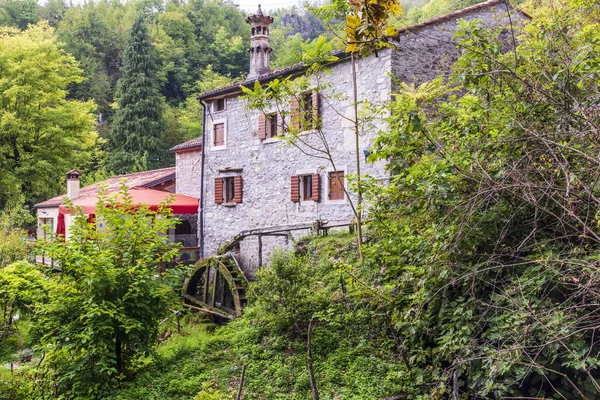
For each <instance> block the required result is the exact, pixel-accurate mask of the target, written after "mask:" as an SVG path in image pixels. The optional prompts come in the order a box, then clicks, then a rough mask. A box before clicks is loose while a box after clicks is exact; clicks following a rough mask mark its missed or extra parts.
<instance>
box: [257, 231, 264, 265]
mask: <svg viewBox="0 0 600 400" xmlns="http://www.w3.org/2000/svg"><path fill="white" fill-rule="evenodd" d="M262 266H263V259H262V235H261V234H258V268H262Z"/></svg>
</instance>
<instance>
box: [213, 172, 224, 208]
mask: <svg viewBox="0 0 600 400" xmlns="http://www.w3.org/2000/svg"><path fill="white" fill-rule="evenodd" d="M215 203H217V204H222V203H223V178H215Z"/></svg>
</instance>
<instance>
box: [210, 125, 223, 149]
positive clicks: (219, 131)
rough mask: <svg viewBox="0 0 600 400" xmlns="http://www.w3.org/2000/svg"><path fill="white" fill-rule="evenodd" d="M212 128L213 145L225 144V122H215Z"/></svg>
mask: <svg viewBox="0 0 600 400" xmlns="http://www.w3.org/2000/svg"><path fill="white" fill-rule="evenodd" d="M213 130H214V132H213V144H214V146H215V147H216V146H225V124H215V125H214V128H213Z"/></svg>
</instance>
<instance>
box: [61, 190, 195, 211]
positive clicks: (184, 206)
mask: <svg viewBox="0 0 600 400" xmlns="http://www.w3.org/2000/svg"><path fill="white" fill-rule="evenodd" d="M129 195H130V196H131V198H132V203H133V204H146V205H148V206H149V207H150V210H152V211H156V210H157V209H158V207H159V205H160V204H161V203H165V202H166V201H167V199H168V198H169V196H173V201H172V202H171V205H170V208H171V212H172V213H173V214H196V213H197V212H198V199H197V198H195V197H191V196H184V195H182V194H175V193H170V192H164V191H162V190H154V189H144V188H131V189H129ZM119 197H120V195H119ZM97 202H98V198H97V197H96V196H90V197H80V198H78V199H75V201H73V204H74V205H75V207H76V208H77V207H81V208H83V213H84V214H88V215H89V214H95V213H96V203H97ZM58 212H59V214H74V213H75V212H76V210H73V209H70V208H68V207H67V206H66V205H64V204H61V205H60V206H59V207H58Z"/></svg>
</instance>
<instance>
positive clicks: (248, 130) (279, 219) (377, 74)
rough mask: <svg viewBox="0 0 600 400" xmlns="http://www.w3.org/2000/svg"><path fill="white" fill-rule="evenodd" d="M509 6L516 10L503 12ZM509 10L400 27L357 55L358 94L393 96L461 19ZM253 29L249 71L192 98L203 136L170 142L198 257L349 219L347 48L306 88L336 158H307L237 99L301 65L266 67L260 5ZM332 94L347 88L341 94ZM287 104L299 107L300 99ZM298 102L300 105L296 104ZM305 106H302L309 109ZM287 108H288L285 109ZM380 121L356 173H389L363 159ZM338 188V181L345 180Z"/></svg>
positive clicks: (439, 65) (493, 5) (436, 68)
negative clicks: (196, 206)
mask: <svg viewBox="0 0 600 400" xmlns="http://www.w3.org/2000/svg"><path fill="white" fill-rule="evenodd" d="M508 13H511V15H512V16H513V18H508ZM517 15H519V14H517V13H515V12H514V10H512V9H511V8H510V6H509V5H508V4H507V3H505V2H504V0H490V1H488V2H485V3H481V4H478V5H476V6H472V7H469V8H466V9H464V10H460V11H457V12H454V13H451V14H448V15H446V16H443V17H439V18H436V19H434V20H432V21H428V22H424V23H421V24H418V25H415V26H411V27H407V28H405V29H402V30H401V31H400V34H399V36H398V37H397V41H396V45H397V48H396V49H386V50H383V51H380V52H379V53H378V54H377V55H372V56H370V57H366V58H361V59H358V60H357V62H356V68H357V80H358V82H357V89H358V90H357V91H358V101H359V102H363V101H368V102H370V103H382V102H383V103H384V102H387V101H389V100H390V99H391V96H392V91H393V88H394V82H395V80H396V79H397V80H399V81H401V82H407V83H416V84H419V83H420V82H423V81H427V80H431V79H433V78H434V77H436V76H438V75H440V74H442V75H445V74H448V73H449V71H450V69H451V66H452V64H453V63H454V61H456V59H457V58H458V56H459V55H460V53H461V49H459V48H458V47H457V45H456V42H455V41H454V39H453V35H454V32H455V30H456V28H457V25H458V20H459V19H464V20H475V19H479V20H481V21H482V22H483V23H484V24H485V25H487V26H492V25H497V24H501V25H502V26H504V25H506V26H507V25H509V24H510V23H511V21H512V20H513V19H514V20H516V19H518V18H514V17H515V16H517ZM247 22H248V23H249V24H250V29H251V35H252V36H251V47H250V49H249V55H250V74H249V75H248V79H247V80H246V81H245V82H239V83H236V84H233V85H230V86H226V87H223V88H220V89H217V90H212V91H209V92H207V93H203V94H201V95H200V96H198V100H199V101H200V102H201V103H202V104H203V105H204V121H205V123H204V124H203V126H204V135H203V137H202V138H198V139H195V140H193V141H190V142H186V143H183V144H181V145H179V146H176V147H175V148H174V149H173V151H175V152H176V156H177V167H176V171H177V192H178V193H182V194H186V195H190V196H196V197H200V199H201V205H200V210H199V235H200V237H199V241H200V246H201V251H202V250H203V253H204V256H209V255H213V254H215V252H216V251H217V250H218V249H219V247H220V246H221V245H222V244H223V243H224V242H226V241H228V240H230V239H231V238H232V237H234V236H235V235H237V234H239V233H240V232H242V231H247V230H252V229H257V228H267V227H271V226H293V225H296V224H299V223H310V222H313V221H315V220H317V219H320V220H324V221H349V220H351V219H352V218H353V216H354V214H353V210H352V207H351V204H350V203H351V201H352V200H355V199H354V197H355V195H354V194H353V193H352V192H351V191H350V192H349V194H350V198H348V196H347V195H346V193H345V192H344V190H342V189H348V180H347V179H346V177H347V176H348V175H349V174H353V173H355V172H356V150H355V135H354V126H353V123H352V122H351V121H349V119H348V118H350V119H352V118H353V103H352V96H351V94H352V81H351V76H352V74H351V62H350V57H349V55H348V54H344V53H338V54H336V55H337V57H338V60H337V61H335V62H332V63H331V64H330V65H329V68H330V69H331V74H328V75H324V76H323V77H322V78H323V79H324V80H325V83H328V84H331V86H330V88H327V89H324V90H321V91H319V92H315V91H310V90H309V91H307V92H306V93H302V94H301V95H300V96H301V97H302V96H306V97H305V99H306V101H305V104H309V106H308V108H309V109H310V110H311V111H312V112H314V113H316V115H317V116H318V119H319V121H320V124H321V132H322V133H323V134H324V136H325V137H326V139H327V142H328V145H329V147H330V152H331V155H332V158H333V160H334V163H335V166H336V168H335V170H334V168H333V165H331V163H330V162H328V161H326V160H323V159H319V158H315V157H311V156H308V155H307V154H305V152H303V151H302V149H300V148H299V147H298V146H294V145H290V144H288V143H286V142H284V141H282V140H280V136H281V135H285V132H284V131H283V129H282V124H281V123H280V121H279V122H278V121H277V119H278V118H281V115H279V116H278V115H277V114H273V115H266V116H265V114H264V113H263V112H259V111H253V110H248V109H247V108H246V104H245V101H244V100H243V99H242V98H241V97H240V96H241V94H242V93H241V89H240V85H244V86H246V87H250V88H251V87H253V86H254V83H255V81H259V82H260V83H261V84H265V83H267V82H269V81H271V80H273V79H275V78H284V77H296V76H299V75H302V74H305V68H304V66H303V65H296V66H292V67H288V68H284V69H280V70H275V71H270V69H269V54H270V52H271V49H270V47H269V44H268V37H269V24H270V23H272V22H273V19H272V18H271V17H268V16H266V15H263V13H262V11H261V10H260V8H259V10H258V12H257V13H256V14H255V15H252V16H250V17H248V19H247ZM339 93H341V94H344V95H346V96H339ZM293 103H294V102H293V101H292V105H291V106H290V107H292V108H293V107H294V106H295V107H298V105H297V104H296V105H294V104H293ZM301 107H302V106H301ZM307 112H308V110H307ZM293 113H294V110H291V114H293ZM380 128H383V126H382V125H381V123H378V124H375V125H374V126H372V127H370V128H368V129H367V130H366V131H363V132H361V135H360V137H359V142H360V143H359V144H360V151H359V155H360V157H359V159H360V163H361V172H362V173H363V174H367V175H370V176H373V177H376V178H378V179H383V180H385V179H386V176H387V175H386V174H387V173H386V169H385V165H384V164H383V163H381V162H379V163H371V162H367V161H366V156H367V155H368V154H369V149H370V148H371V142H372V139H373V138H374V136H375V135H376V133H377V131H378V129H380ZM316 134H317V133H315V130H314V129H312V127H306V131H305V132H304V133H303V135H305V136H304V137H305V138H306V140H307V141H309V142H310V141H311V140H313V139H312V136H314V135H316ZM342 186H343V187H342ZM256 240H257V238H256V237H251V238H249V239H248V240H247V241H244V242H242V243H241V247H240V255H241V259H242V261H243V265H244V267H245V268H246V269H247V270H248V271H249V272H252V271H253V270H254V269H255V268H256V267H257V259H256V252H257V247H256V246H257V244H256ZM284 243H285V240H282V239H281V238H270V239H268V240H267V241H265V242H263V243H262V246H263V247H265V248H267V249H272V248H273V247H275V246H276V245H281V244H284Z"/></svg>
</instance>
